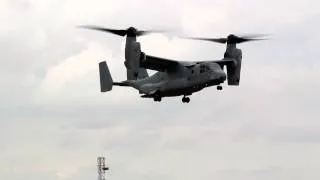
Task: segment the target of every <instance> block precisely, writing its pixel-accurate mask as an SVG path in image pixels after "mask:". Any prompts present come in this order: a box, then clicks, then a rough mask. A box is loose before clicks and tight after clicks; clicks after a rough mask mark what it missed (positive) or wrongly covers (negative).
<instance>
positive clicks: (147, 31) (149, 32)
mask: <svg viewBox="0 0 320 180" xmlns="http://www.w3.org/2000/svg"><path fill="white" fill-rule="evenodd" d="M163 32H165V31H162V30H145V31H137V33H136V35H137V36H143V35H147V34H151V33H163Z"/></svg>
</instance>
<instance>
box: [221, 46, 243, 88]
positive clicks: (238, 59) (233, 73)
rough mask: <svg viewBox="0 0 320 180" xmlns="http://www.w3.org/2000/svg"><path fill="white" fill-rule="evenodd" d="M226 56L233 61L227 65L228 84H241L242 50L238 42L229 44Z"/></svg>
mask: <svg viewBox="0 0 320 180" xmlns="http://www.w3.org/2000/svg"><path fill="white" fill-rule="evenodd" d="M224 58H226V59H232V60H233V63H231V64H228V65H227V79H228V85H231V86H239V84H240V76H241V63H242V52H241V49H238V48H237V47H236V44H227V50H226V52H225V54H224Z"/></svg>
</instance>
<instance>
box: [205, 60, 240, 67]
mask: <svg viewBox="0 0 320 180" xmlns="http://www.w3.org/2000/svg"><path fill="white" fill-rule="evenodd" d="M207 62H211V63H217V64H219V65H220V66H224V65H228V64H231V63H234V60H233V59H222V60H215V61H207Z"/></svg>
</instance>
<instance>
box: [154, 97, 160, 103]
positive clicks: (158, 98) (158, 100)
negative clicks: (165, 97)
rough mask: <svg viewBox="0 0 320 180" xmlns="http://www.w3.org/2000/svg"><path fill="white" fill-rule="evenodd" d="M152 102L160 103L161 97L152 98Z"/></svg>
mask: <svg viewBox="0 0 320 180" xmlns="http://www.w3.org/2000/svg"><path fill="white" fill-rule="evenodd" d="M153 100H154V101H156V102H160V101H161V97H160V96H156V97H154V98H153Z"/></svg>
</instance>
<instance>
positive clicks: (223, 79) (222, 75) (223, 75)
mask: <svg viewBox="0 0 320 180" xmlns="http://www.w3.org/2000/svg"><path fill="white" fill-rule="evenodd" d="M219 76H220V79H221V81H225V80H226V79H227V76H226V73H224V72H223V71H222V72H220V73H219Z"/></svg>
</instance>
